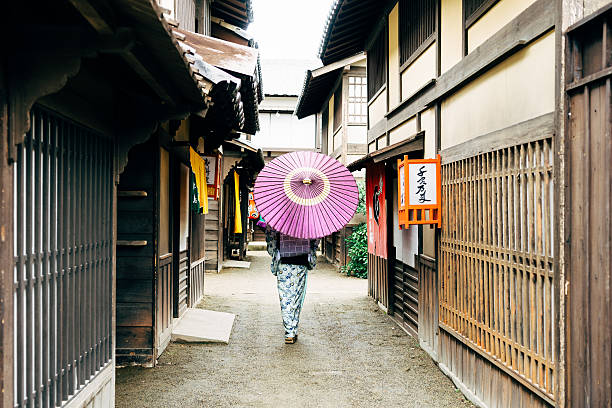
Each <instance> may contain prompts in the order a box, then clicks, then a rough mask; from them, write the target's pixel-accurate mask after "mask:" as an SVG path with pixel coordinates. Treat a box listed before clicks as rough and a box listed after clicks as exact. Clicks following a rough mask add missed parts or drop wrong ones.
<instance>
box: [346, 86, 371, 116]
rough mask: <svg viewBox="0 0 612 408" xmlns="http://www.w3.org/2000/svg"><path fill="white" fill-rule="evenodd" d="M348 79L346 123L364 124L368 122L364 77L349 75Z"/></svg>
mask: <svg viewBox="0 0 612 408" xmlns="http://www.w3.org/2000/svg"><path fill="white" fill-rule="evenodd" d="M348 81H349V84H348V123H356V124H365V123H367V122H368V100H367V98H368V97H367V92H368V91H367V80H366V77H361V76H350V77H349V78H348Z"/></svg>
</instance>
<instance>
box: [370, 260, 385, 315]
mask: <svg viewBox="0 0 612 408" xmlns="http://www.w3.org/2000/svg"><path fill="white" fill-rule="evenodd" d="M388 270H389V268H388V261H387V260H386V259H385V258H383V257H380V256H376V255H374V254H370V253H368V295H370V297H372V298H373V299H374V300H376V301H378V302H380V303H381V304H382V305H383V306H384V307H386V308H388V307H389V273H388Z"/></svg>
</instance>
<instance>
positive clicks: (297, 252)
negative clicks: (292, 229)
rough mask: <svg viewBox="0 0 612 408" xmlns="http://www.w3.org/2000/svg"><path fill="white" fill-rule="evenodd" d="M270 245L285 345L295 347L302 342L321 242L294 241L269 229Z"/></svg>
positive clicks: (310, 240)
mask: <svg viewBox="0 0 612 408" xmlns="http://www.w3.org/2000/svg"><path fill="white" fill-rule="evenodd" d="M266 241H267V243H268V253H269V254H270V256H271V257H272V264H271V265H270V269H271V271H272V273H273V274H274V275H276V280H277V285H278V297H279V299H280V306H281V314H282V317H283V325H284V326H285V343H286V344H293V343H295V342H296V341H297V338H298V324H299V321H300V312H301V311H302V304H303V303H304V296H305V295H306V277H307V275H308V270H310V269H313V268H314V267H315V266H316V263H317V253H316V248H317V246H318V240H314V239H299V238H293V237H290V236H288V235H284V234H281V233H279V232H276V231H274V230H272V229H270V228H267V229H266Z"/></svg>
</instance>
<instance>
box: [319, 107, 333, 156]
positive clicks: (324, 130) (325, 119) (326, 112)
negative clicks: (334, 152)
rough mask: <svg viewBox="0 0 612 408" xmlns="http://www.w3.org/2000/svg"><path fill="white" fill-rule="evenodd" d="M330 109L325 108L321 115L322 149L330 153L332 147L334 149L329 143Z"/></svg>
mask: <svg viewBox="0 0 612 408" xmlns="http://www.w3.org/2000/svg"><path fill="white" fill-rule="evenodd" d="M328 122H329V109H328V108H325V109H324V110H323V114H322V115H321V150H322V151H323V153H325V154H330V153H331V152H330V151H329V150H330V148H331V149H333V147H331V146H330V145H329V143H328V135H327V134H328V131H329V123H328Z"/></svg>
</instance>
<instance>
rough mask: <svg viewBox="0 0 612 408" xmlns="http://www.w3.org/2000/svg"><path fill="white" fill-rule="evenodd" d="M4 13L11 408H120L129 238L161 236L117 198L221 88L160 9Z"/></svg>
mask: <svg viewBox="0 0 612 408" xmlns="http://www.w3.org/2000/svg"><path fill="white" fill-rule="evenodd" d="M5 12H6V13H7V17H8V19H7V21H8V22H7V23H6V24H4V25H3V28H2V30H3V32H2V34H3V35H2V41H3V44H4V46H3V48H2V49H3V51H4V52H3V54H2V61H1V63H0V78H1V84H2V85H1V86H0V108H1V109H0V123H1V124H2V126H1V127H0V129H1V132H0V136H1V137H0V146H1V151H2V157H1V159H0V172H1V174H2V176H1V178H0V180H1V181H0V183H1V186H0V187H1V191H2V194H1V196H0V197H1V198H0V200H1V202H2V204H1V205H0V208H1V209H2V210H1V215H0V229H1V231H2V234H0V235H1V236H2V237H1V239H0V250H1V251H2V256H1V257H0V260H1V261H0V263H1V266H0V270H1V276H2V285H1V286H0V287H1V288H2V292H1V301H0V305H1V306H0V312H1V313H2V319H1V322H2V323H1V328H2V330H1V331H0V335H1V336H2V342H1V344H2V347H1V349H0V350H1V351H0V355H1V358H0V366H1V371H0V381H1V382H2V390H3V392H2V396H1V403H0V405H1V406H6V407H8V406H12V407H26V406H28V407H33V406H37V407H48V406H71V407H73V406H74V407H77V406H79V407H80V406H104V407H108V406H112V405H114V375H115V361H116V360H115V346H116V345H117V342H116V336H119V333H116V322H117V321H119V320H120V319H122V318H123V316H122V315H121V311H120V310H118V309H119V304H120V300H121V299H123V298H120V296H125V293H122V291H123V288H124V286H123V282H122V280H123V279H125V278H126V277H128V278H133V277H135V276H137V274H138V273H139V271H138V270H131V269H129V268H127V267H126V264H125V263H123V261H120V258H122V257H121V255H122V254H121V247H119V248H117V244H119V242H118V241H119V239H118V236H119V235H121V234H123V233H124V231H125V230H126V229H130V227H131V226H135V225H136V224H138V223H141V225H140V227H142V229H143V231H149V230H155V229H156V224H155V223H153V222H151V223H149V224H147V223H143V222H142V221H143V218H142V217H141V218H138V219H133V220H132V219H124V220H121V222H118V221H117V218H118V214H119V213H121V211H122V210H123V205H122V204H120V203H118V201H119V200H118V196H119V197H120V198H121V200H123V199H124V197H127V196H128V195H129V194H127V195H126V194H117V190H118V188H117V186H118V185H120V181H122V176H123V174H125V173H124V171H125V170H126V166H129V165H131V163H128V157H130V158H131V157H133V155H131V153H132V152H131V149H132V147H133V146H135V145H138V144H141V143H143V142H145V141H147V140H148V139H149V138H150V137H151V135H152V134H154V133H156V132H159V130H157V131H156V129H160V125H161V124H162V123H165V122H167V121H168V120H175V119H179V118H184V117H187V116H188V115H190V114H192V113H195V114H201V113H202V112H204V111H206V110H207V107H208V101H209V99H207V98H208V91H209V90H210V86H211V84H212V82H211V81H209V80H207V79H205V78H200V77H199V76H198V75H196V74H195V73H194V71H193V70H192V69H191V68H190V66H189V61H188V59H187V58H186V57H185V56H184V52H183V51H182V49H181V48H180V47H179V46H178V44H177V42H176V40H175V39H174V37H173V35H172V33H171V28H170V27H169V26H168V24H167V23H166V22H164V20H163V18H162V10H161V9H159V8H158V7H157V6H156V5H155V4H154V3H150V2H148V1H141V0H127V1H122V2H111V1H108V2H106V1H103V2H89V1H66V2H63V1H60V2H53V3H45V2H38V3H36V4H35V5H32V4H30V3H28V4H25V3H22V2H12V3H10V4H7V5H6V7H5ZM24 16H27V21H28V23H27V24H23V23H22V22H23V17H24ZM126 178H127V176H126ZM124 181H126V180H124ZM139 190H140V189H139ZM128 193H131V191H130V192H128ZM155 197H157V196H155ZM138 199H139V198H134V200H138ZM140 204H141V205H142V204H145V201H140ZM142 208H143V209H144V208H145V207H144V205H143V207H142ZM153 241H154V240H153V239H152V240H151V242H153ZM152 265H153V264H151V266H152ZM133 273H136V275H132V274H133ZM120 286H121V287H120ZM145 290H146V291H147V292H148V293H149V296H151V294H152V293H155V292H156V288H155V287H154V286H153V285H150V286H149V287H148V288H146V289H145Z"/></svg>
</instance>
